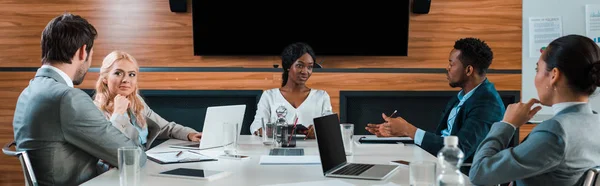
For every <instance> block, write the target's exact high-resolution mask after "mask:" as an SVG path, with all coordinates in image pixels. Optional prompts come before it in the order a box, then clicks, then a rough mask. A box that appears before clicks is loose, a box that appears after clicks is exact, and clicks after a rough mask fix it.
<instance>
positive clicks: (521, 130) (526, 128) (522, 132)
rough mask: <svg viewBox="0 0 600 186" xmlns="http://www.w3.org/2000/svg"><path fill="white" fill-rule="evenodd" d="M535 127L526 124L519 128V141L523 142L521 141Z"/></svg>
mask: <svg viewBox="0 0 600 186" xmlns="http://www.w3.org/2000/svg"><path fill="white" fill-rule="evenodd" d="M535 126H537V125H536V124H527V125H522V126H521V127H519V141H521V142H523V139H525V137H527V135H529V133H531V130H533V128H535Z"/></svg>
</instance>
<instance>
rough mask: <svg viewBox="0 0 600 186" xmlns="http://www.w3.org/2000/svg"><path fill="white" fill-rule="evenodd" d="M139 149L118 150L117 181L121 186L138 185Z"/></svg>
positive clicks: (133, 147) (123, 148)
mask: <svg viewBox="0 0 600 186" xmlns="http://www.w3.org/2000/svg"><path fill="white" fill-rule="evenodd" d="M141 154H142V149H141V148H139V147H135V146H131V147H121V148H119V149H118V158H119V179H120V185H121V186H137V185H140V155H141Z"/></svg>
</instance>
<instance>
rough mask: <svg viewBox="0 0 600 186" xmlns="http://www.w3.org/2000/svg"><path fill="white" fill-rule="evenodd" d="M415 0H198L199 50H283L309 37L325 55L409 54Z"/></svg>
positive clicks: (258, 52) (223, 52)
mask: <svg viewBox="0 0 600 186" xmlns="http://www.w3.org/2000/svg"><path fill="white" fill-rule="evenodd" d="M409 9H410V8H409V0H399V1H356V2H351V1H310V0H309V1H235V2H232V1H214V0H213V1H209V0H193V1H192V17H193V38H194V55H196V56H279V55H280V54H281V51H282V50H283V48H284V47H285V46H286V45H288V44H291V43H294V42H306V43H308V44H309V45H311V46H312V47H313V49H314V50H315V53H316V54H317V55H321V56H407V54H408V28H409V14H410V12H409Z"/></svg>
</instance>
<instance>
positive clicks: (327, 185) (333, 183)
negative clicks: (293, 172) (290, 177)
mask: <svg viewBox="0 0 600 186" xmlns="http://www.w3.org/2000/svg"><path fill="white" fill-rule="evenodd" d="M309 185H310V186H354V184H351V183H348V182H345V181H342V180H338V179H335V180H323V181H309V182H297V183H284V184H274V185H263V186H309Z"/></svg>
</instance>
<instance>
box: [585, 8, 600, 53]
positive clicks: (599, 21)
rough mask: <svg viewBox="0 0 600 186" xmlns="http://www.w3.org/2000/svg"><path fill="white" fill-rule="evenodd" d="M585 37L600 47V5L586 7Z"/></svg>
mask: <svg viewBox="0 0 600 186" xmlns="http://www.w3.org/2000/svg"><path fill="white" fill-rule="evenodd" d="M585 35H586V36H587V37H589V38H590V39H592V40H594V42H596V44H598V45H600V4H595V5H585Z"/></svg>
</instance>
